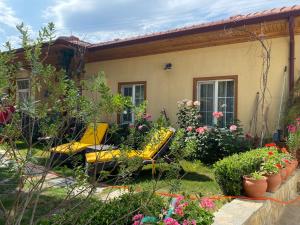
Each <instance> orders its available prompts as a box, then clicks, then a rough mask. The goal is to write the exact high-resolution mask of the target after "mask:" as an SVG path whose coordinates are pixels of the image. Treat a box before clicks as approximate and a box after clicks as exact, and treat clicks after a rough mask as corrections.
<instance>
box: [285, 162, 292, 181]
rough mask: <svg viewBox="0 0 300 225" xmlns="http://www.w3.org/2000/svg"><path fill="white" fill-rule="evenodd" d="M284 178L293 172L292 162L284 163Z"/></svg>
mask: <svg viewBox="0 0 300 225" xmlns="http://www.w3.org/2000/svg"><path fill="white" fill-rule="evenodd" d="M285 168H286V179H287V178H288V177H289V176H290V175H292V173H293V164H292V163H286V167H285Z"/></svg>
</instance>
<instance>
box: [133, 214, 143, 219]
mask: <svg viewBox="0 0 300 225" xmlns="http://www.w3.org/2000/svg"><path fill="white" fill-rule="evenodd" d="M143 218H144V215H143V214H136V215H134V216H133V217H132V221H140V220H142V219H143Z"/></svg>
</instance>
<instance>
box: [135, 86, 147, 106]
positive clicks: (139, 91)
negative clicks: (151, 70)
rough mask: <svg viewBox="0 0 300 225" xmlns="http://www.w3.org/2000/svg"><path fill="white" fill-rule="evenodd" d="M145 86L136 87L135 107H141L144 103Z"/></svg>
mask: <svg viewBox="0 0 300 225" xmlns="http://www.w3.org/2000/svg"><path fill="white" fill-rule="evenodd" d="M144 99H145V97H144V85H135V102H134V104H135V105H139V104H141V103H142V102H143V101H144Z"/></svg>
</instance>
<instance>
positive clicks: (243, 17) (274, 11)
mask: <svg viewBox="0 0 300 225" xmlns="http://www.w3.org/2000/svg"><path fill="white" fill-rule="evenodd" d="M294 12H297V13H299V14H300V5H294V6H291V7H281V8H273V9H270V10H264V11H261V12H254V13H249V14H246V15H235V16H231V17H229V18H228V19H224V20H219V21H215V22H209V23H202V24H197V25H192V26H186V27H182V28H177V29H172V30H168V31H163V32H155V33H151V34H146V35H140V36H135V37H130V38H125V39H116V40H112V41H107V42H101V43H96V44H91V45H90V46H89V48H94V47H101V46H110V45H114V44H118V43H123V42H129V41H135V40H143V39H147V38H151V37H159V36H165V35H168V34H175V35H176V33H177V34H178V33H183V32H187V31H193V30H199V29H205V28H210V27H214V26H221V25H224V26H225V25H226V24H229V23H238V22H243V21H246V20H250V19H255V18H257V19H259V18H264V17H268V16H275V17H276V15H281V14H289V13H290V14H293V13H294Z"/></svg>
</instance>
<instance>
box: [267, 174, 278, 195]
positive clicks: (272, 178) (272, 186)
mask: <svg viewBox="0 0 300 225" xmlns="http://www.w3.org/2000/svg"><path fill="white" fill-rule="evenodd" d="M266 177H267V183H268V188H267V192H275V191H277V189H278V188H279V187H280V184H281V175H280V173H277V174H270V175H266Z"/></svg>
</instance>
